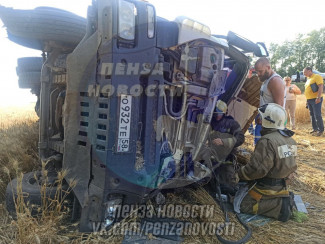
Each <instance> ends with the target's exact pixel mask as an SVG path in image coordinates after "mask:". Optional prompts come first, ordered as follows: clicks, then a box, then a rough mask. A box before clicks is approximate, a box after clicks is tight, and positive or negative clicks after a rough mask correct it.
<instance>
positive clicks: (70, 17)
mask: <svg viewBox="0 0 325 244" xmlns="http://www.w3.org/2000/svg"><path fill="white" fill-rule="evenodd" d="M0 10H1V11H0V17H1V19H2V21H3V23H4V25H5V26H6V27H7V32H8V38H9V39H10V40H11V41H13V42H16V43H17V44H20V45H22V46H26V47H29V48H34V49H38V50H44V47H45V42H48V41H54V42H56V44H60V45H62V46H64V47H70V48H72V49H73V48H75V47H76V46H77V45H78V43H79V42H80V41H81V39H82V38H83V37H84V35H85V33H86V19H85V18H83V17H80V16H78V15H76V14H73V13H70V12H68V11H65V10H61V9H57V8H50V7H38V8H35V9H33V10H16V9H12V8H4V7H2V8H1V9H0Z"/></svg>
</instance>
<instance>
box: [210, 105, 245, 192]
mask: <svg viewBox="0 0 325 244" xmlns="http://www.w3.org/2000/svg"><path fill="white" fill-rule="evenodd" d="M227 109H228V107H227V104H226V103H225V102H223V101H221V100H218V101H217V104H216V108H215V112H214V114H213V117H212V121H211V132H210V133H209V139H208V141H209V145H208V147H206V148H205V151H204V152H205V153H206V155H205V158H207V157H209V158H210V160H206V162H209V164H208V165H207V166H208V167H209V168H210V169H211V170H212V171H214V172H215V174H214V175H215V176H218V183H219V184H220V187H221V191H222V192H226V191H227V192H234V187H235V186H236V184H237V182H238V177H237V175H236V172H235V171H236V165H237V162H236V160H235V156H234V153H235V150H236V148H237V147H238V146H240V145H242V144H243V143H244V141H245V136H244V133H243V131H242V129H241V127H240V125H239V124H238V122H237V121H236V120H235V119H234V118H233V117H231V116H227V115H226V113H227Z"/></svg>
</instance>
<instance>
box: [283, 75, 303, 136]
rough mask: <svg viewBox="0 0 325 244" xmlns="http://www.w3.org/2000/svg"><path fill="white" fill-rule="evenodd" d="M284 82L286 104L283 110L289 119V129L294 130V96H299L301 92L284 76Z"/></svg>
mask: <svg viewBox="0 0 325 244" xmlns="http://www.w3.org/2000/svg"><path fill="white" fill-rule="evenodd" d="M284 81H285V82H286V95H287V96H286V103H285V109H286V111H287V114H288V115H289V117H290V125H291V129H292V130H295V129H296V123H295V113H296V96H297V95H300V94H301V90H300V89H299V87H298V86H296V85H295V84H291V78H290V77H288V76H286V77H284Z"/></svg>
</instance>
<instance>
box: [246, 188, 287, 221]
mask: <svg viewBox="0 0 325 244" xmlns="http://www.w3.org/2000/svg"><path fill="white" fill-rule="evenodd" d="M292 206H293V194H292V193H290V192H288V191H287V190H286V188H285V187H283V186H266V185H257V186H255V187H253V188H252V189H251V190H250V191H249V192H248V194H247V195H246V196H245V197H244V199H243V201H242V202H241V205H240V211H241V212H242V213H248V214H259V215H264V216H266V217H271V218H275V219H277V220H280V221H283V222H285V221H287V220H289V218H290V216H291V213H292Z"/></svg>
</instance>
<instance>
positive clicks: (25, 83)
mask: <svg viewBox="0 0 325 244" xmlns="http://www.w3.org/2000/svg"><path fill="white" fill-rule="evenodd" d="M18 85H19V88H23V89H26V88H29V89H32V88H37V87H40V86H41V72H40V71H39V72H37V71H34V72H22V73H19V79H18Z"/></svg>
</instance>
